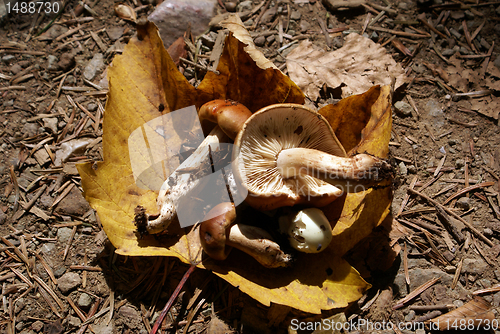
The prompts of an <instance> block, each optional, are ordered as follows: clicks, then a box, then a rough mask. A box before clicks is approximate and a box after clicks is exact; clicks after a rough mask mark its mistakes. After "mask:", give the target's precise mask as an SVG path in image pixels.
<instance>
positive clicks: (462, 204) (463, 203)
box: [457, 197, 470, 210]
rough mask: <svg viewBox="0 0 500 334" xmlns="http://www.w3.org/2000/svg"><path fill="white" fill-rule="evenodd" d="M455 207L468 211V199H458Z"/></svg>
mask: <svg viewBox="0 0 500 334" xmlns="http://www.w3.org/2000/svg"><path fill="white" fill-rule="evenodd" d="M457 207H459V208H462V209H464V210H469V209H470V198H469V197H460V198H459V199H458V201H457Z"/></svg>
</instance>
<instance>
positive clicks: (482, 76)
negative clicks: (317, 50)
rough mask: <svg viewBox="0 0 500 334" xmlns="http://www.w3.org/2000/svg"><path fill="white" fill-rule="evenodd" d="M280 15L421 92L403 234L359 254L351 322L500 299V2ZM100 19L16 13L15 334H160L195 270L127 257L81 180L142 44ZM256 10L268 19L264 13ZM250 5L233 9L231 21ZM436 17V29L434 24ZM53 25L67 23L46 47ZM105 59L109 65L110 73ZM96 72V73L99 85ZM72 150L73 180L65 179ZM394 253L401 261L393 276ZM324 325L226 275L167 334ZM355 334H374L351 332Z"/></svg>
mask: <svg viewBox="0 0 500 334" xmlns="http://www.w3.org/2000/svg"><path fill="white" fill-rule="evenodd" d="M153 2H154V0H153ZM264 2H265V3H266V5H269V8H273V7H277V8H278V12H280V13H284V14H283V15H284V17H288V18H289V25H288V28H287V29H288V30H286V33H288V34H289V35H290V36H292V37H293V36H299V35H304V34H308V30H311V29H317V31H318V32H317V33H312V34H309V36H308V37H307V38H309V39H311V40H312V41H313V42H314V45H316V46H319V47H321V48H323V49H326V48H327V46H326V43H327V41H326V40H325V35H324V34H323V33H322V32H321V30H320V25H319V24H318V22H319V21H318V20H317V18H318V17H319V18H321V21H322V22H323V23H324V24H325V26H326V28H327V29H335V28H338V27H346V26H348V30H345V31H344V32H340V33H337V32H335V33H332V37H331V48H330V49H331V50H335V49H338V48H340V47H342V45H343V42H344V38H345V37H346V36H347V34H348V33H350V32H358V33H360V32H362V31H366V32H365V34H366V36H367V37H368V38H371V39H372V40H373V41H375V42H377V43H380V44H382V45H383V46H384V47H385V48H386V49H387V51H388V53H389V54H391V55H392V57H393V58H394V59H395V60H396V61H397V62H398V63H399V64H401V65H402V67H403V68H404V70H405V72H406V75H407V78H408V83H407V84H406V85H405V87H404V88H403V89H402V90H400V91H398V92H397V94H396V95H395V98H394V101H393V102H394V104H395V108H394V117H393V131H392V140H391V143H390V160H391V163H392V164H393V166H394V167H395V170H396V177H395V180H394V201H393V216H394V222H392V225H391V222H389V225H388V226H385V230H384V227H380V228H378V229H377V230H376V231H374V234H373V235H372V236H370V237H368V238H367V239H366V240H365V241H363V242H361V243H360V246H359V247H355V249H354V250H353V251H351V252H350V253H349V254H348V257H347V258H348V260H349V261H350V262H351V263H352V264H353V265H354V266H355V267H356V269H358V270H359V271H360V273H361V274H362V275H363V277H364V278H365V279H366V280H367V281H368V282H370V283H371V284H372V285H373V288H372V289H370V290H369V291H368V293H367V295H366V296H365V297H363V298H362V299H361V300H360V301H359V302H357V303H354V304H353V305H352V306H351V307H349V308H348V309H347V310H344V312H345V315H346V317H347V319H368V320H370V321H374V322H376V321H379V322H381V321H391V322H393V323H398V322H402V321H406V322H411V321H417V322H423V321H425V320H428V319H431V318H434V317H436V316H438V315H439V314H442V313H445V312H447V310H449V309H453V308H456V307H460V306H462V305H463V304H465V303H467V302H468V301H470V300H471V299H472V298H473V292H474V291H477V290H480V289H488V288H492V287H496V286H498V284H499V283H500V282H499V281H500V269H499V268H498V256H499V255H500V210H499V201H500V197H499V192H500V186H499V181H498V177H499V176H500V127H499V121H498V111H499V110H500V100H499V96H498V91H499V90H500V88H499V87H500V86H499V83H500V55H499V54H500V53H499V51H500V50H499V47H500V45H498V44H499V43H498V41H500V38H499V36H500V3H499V2H489V3H488V4H486V3H485V2H484V1H475V0H474V1H463V2H454V3H453V4H443V1H439V0H435V1H424V0H423V1H420V0H419V1H393V0H387V1H381V0H380V1H379V0H374V1H372V2H370V3H369V4H368V5H367V6H364V7H363V6H361V7H358V8H354V9H351V10H345V11H337V10H330V11H327V9H326V8H325V7H324V6H323V5H322V4H321V3H320V2H318V3H316V1H313V0H310V1H309V2H305V1H292V0H290V1H286V0H281V1H278V0H271V1H264ZM388 3H390V4H391V7H390V8H388V9H387V10H385V11H384V12H385V15H382V16H380V18H379V19H378V22H376V23H375V24H373V26H374V27H375V26H376V27H382V28H383V29H385V30H373V29H371V28H369V27H368V28H366V29H364V26H365V22H367V21H366V20H367V18H369V17H368V15H370V17H371V18H374V17H378V14H377V13H378V12H380V11H381V10H383V8H382V7H386V6H387V5H388ZM51 4H52V6H53V7H52V8H55V6H54V4H53V3H51ZM87 4H88V5H87V6H90V8H91V10H93V11H94V14H91V13H89V11H88V10H83V11H82V9H81V8H78V6H77V2H70V3H68V4H67V5H66V6H65V7H64V10H63V14H62V15H61V16H58V17H56V15H54V14H50V15H37V14H32V15H31V14H24V15H21V14H14V13H11V14H10V15H9V16H8V17H6V18H5V19H4V22H3V25H2V27H1V28H0V57H1V61H0V94H1V99H0V102H1V104H2V106H1V108H0V123H1V124H0V141H1V146H0V153H1V157H0V185H1V186H0V189H1V191H0V208H1V210H0V236H1V238H2V242H1V243H0V284H1V285H2V301H1V305H2V306H1V307H2V309H1V310H0V333H23V334H28V333H51V334H56V333H147V332H149V331H150V329H151V326H152V325H153V324H154V322H155V320H156V319H157V317H158V316H159V313H160V312H161V309H162V308H163V307H164V305H165V303H166V302H167V300H168V298H169V296H170V295H171V294H172V292H173V290H174V289H175V287H176V286H177V284H178V282H179V280H180V279H181V277H182V275H183V274H184V272H185V271H186V270H187V266H186V265H184V264H181V263H180V262H179V261H177V260H175V259H170V258H158V257H150V258H134V257H124V256H119V255H117V254H116V253H114V249H113V246H112V245H111V244H110V243H109V242H108V241H107V238H106V235H105V234H104V232H103V230H102V229H101V225H100V222H99V218H98V217H97V216H96V214H95V213H94V211H93V210H92V209H91V208H90V206H89V205H88V203H87V202H86V201H85V199H84V198H83V196H82V195H81V190H82V189H81V187H80V177H79V175H78V173H77V171H76V168H75V167H74V165H75V163H76V162H82V161H99V160H101V159H102V147H101V139H102V130H101V127H100V125H101V121H102V114H103V107H104V106H105V103H106V82H105V80H103V78H104V77H105V73H104V71H105V68H106V65H108V64H110V63H111V61H112V59H113V56H114V55H115V54H117V53H121V51H122V50H123V45H125V44H126V43H127V42H128V40H129V39H130V37H131V36H133V35H134V34H135V25H134V23H131V22H130V21H126V20H122V19H120V18H119V17H117V15H116V14H115V12H114V9H113V6H114V3H113V2H112V1H110V0H100V1H99V0H97V1H94V2H93V3H90V2H87ZM127 4H128V5H130V6H131V7H133V8H136V12H137V16H138V17H146V16H147V14H148V13H151V12H152V11H153V9H154V4H151V3H150V2H149V1H144V3H137V1H135V0H134V1H128V2H127ZM247 4H248V5H249V6H250V7H251V8H255V7H257V6H258V5H260V4H261V1H258V0H253V1H251V3H248V2H247ZM60 5H61V8H62V4H60ZM233 5H236V3H230V4H226V6H228V8H230V9H231V7H232V6H233ZM219 11H220V12H221V13H222V12H225V9H223V8H222V7H219ZM422 13H424V14H425V15H426V19H425V21H427V20H428V19H429V18H430V20H431V23H428V24H429V25H431V26H432V29H433V30H431V28H429V27H428V26H427V25H426V24H423V23H422V20H421V16H419V15H422ZM258 15H259V12H256V13H255V14H253V16H251V17H249V18H246V19H247V20H248V19H251V20H252V22H249V21H246V25H248V26H250V25H251V24H252V23H253V22H255V20H256V19H257V17H258ZM268 16H269V15H268ZM268 16H265V15H264V16H263V17H262V18H261V21H260V22H259V26H258V29H260V30H262V31H265V30H269V29H274V26H273V22H274V19H273V16H270V17H268ZM92 17H94V19H93V20H90V18H92ZM419 17H420V19H419ZM52 19H55V22H56V23H59V24H53V25H52V26H51V27H50V28H48V29H47V31H46V32H44V33H43V34H41V35H40V36H37V33H38V32H40V31H41V30H42V29H43V28H44V27H46V26H47V25H48V24H49V23H50V22H51V20H52ZM72 19H76V21H79V20H80V21H79V22H74V21H73V22H71V21H70V20H72ZM62 21H67V22H66V24H63V23H61V22H62ZM395 32H405V33H406V35H405V34H403V35H397V34H396V35H395ZM417 34H420V35H422V34H429V36H430V37H426V38H417V37H415V36H414V35H417ZM471 35H472V36H471ZM271 36H274V35H271ZM393 36H394V37H396V38H394V37H393ZM255 42H256V44H257V45H258V46H259V47H260V49H261V50H262V51H263V53H264V55H265V56H266V57H268V58H269V59H271V60H272V61H273V62H274V63H275V64H276V65H277V66H278V67H279V68H280V69H281V70H283V71H284V72H285V73H287V72H286V71H287V69H286V65H285V59H284V58H283V56H282V55H283V53H281V54H280V53H277V52H276V50H277V49H278V48H280V47H281V45H280V44H279V43H278V42H277V41H276V40H275V39H274V38H269V37H268V36H266V38H265V39H262V38H260V39H259V40H257V37H256V39H255ZM295 46H296V45H295ZM293 47H294V46H292V47H290V51H291V50H292V49H293ZM98 53H99V54H101V55H102V56H103V57H102V58H99V57H97V58H96V57H95V55H96V54H98ZM285 56H286V54H285ZM91 60H93V62H95V64H96V65H95V66H94V69H93V71H92V69H91V68H90V67H91V66H89V63H90V62H91ZM181 66H184V67H185V68H187V70H185V71H184V73H185V75H186V76H187V77H188V78H189V79H191V80H192V82H193V83H195V84H196V80H199V79H200V75H201V74H200V75H198V76H197V77H196V79H195V78H193V76H191V77H190V75H192V73H193V71H197V70H196V69H194V68H193V67H189V66H190V65H181ZM89 72H93V73H89ZM199 73H201V72H199ZM329 88H330V90H326V91H327V92H329V93H331V95H328V94H327V95H323V97H324V98H321V99H319V100H318V101H309V102H310V103H312V104H315V105H316V106H319V105H322V104H324V103H326V102H329V101H331V99H332V98H333V99H336V98H338V96H336V92H337V93H338V91H337V90H335V88H337V87H329ZM470 92H472V93H471V94H463V93H470ZM329 99H330V100H329ZM75 138H86V140H87V141H86V142H85V145H86V146H87V149H86V150H77V149H76V148H68V147H65V146H64V145H63V142H64V141H67V140H68V139H75ZM72 149H74V151H72V153H73V154H72V155H71V157H70V158H69V159H66V160H65V161H66V162H64V163H63V164H62V167H55V166H56V165H58V164H57V162H58V159H64V155H65V154H67V152H68V150H69V151H71V150H72ZM436 170H437V171H436ZM474 186H475V187H474ZM471 187H472V188H471ZM410 188H411V189H415V190H416V191H419V192H421V193H424V194H425V195H427V196H429V197H431V198H433V199H434V200H435V201H437V202H438V203H439V205H438V206H440V205H444V206H445V207H446V208H447V209H448V210H451V211H452V212H453V213H456V214H457V215H459V217H461V218H462V219H463V220H464V221H465V223H464V222H462V221H459V220H458V219H459V218H456V217H453V216H452V215H451V214H446V213H445V214H444V220H445V223H443V222H442V220H443V218H441V219H440V218H439V217H438V215H437V214H436V210H435V206H434V205H432V204H431V203H430V202H429V201H428V200H425V199H423V198H422V197H418V196H415V195H412V196H411V197H410V198H409V200H408V198H406V196H407V194H410V193H409V192H408V189H410ZM465 188H467V190H466V191H465V192H461V193H460V190H462V189H465ZM455 194H456V196H455V197H453V198H451V199H449V197H451V196H452V195H455ZM445 201H446V202H445ZM403 204H404V210H400V209H401V206H402V205H403ZM27 206H31V208H28V209H27ZM26 211H29V212H26ZM450 217H451V218H450ZM446 220H448V221H450V220H451V221H452V224H454V225H455V226H458V228H459V229H461V228H463V230H462V232H461V233H460V234H461V236H462V238H463V239H459V241H457V240H455V236H454V235H452V236H451V238H450V235H451V233H450V234H447V233H443V231H445V230H446V225H443V224H446ZM464 224H468V226H466V225H464ZM389 230H391V231H390V233H389ZM378 233H380V234H378ZM379 235H383V236H384V237H387V235H389V237H390V238H391V240H392V241H393V243H392V244H391V246H392V250H391V251H389V250H383V249H382V250H380V249H379V250H376V251H375V252H373V248H369V247H367V246H366V245H374V247H376V244H377V243H376V242H375V241H374V240H376V239H377V238H378V236H379ZM452 239H453V240H452ZM393 251H396V252H399V253H398V255H397V257H396V259H395V260H394V262H393V261H392V260H393V258H391V256H390V254H393V253H392V252H393ZM369 252H372V256H371V257H370V256H367V253H369ZM373 254H375V256H373ZM405 267H406V268H407V269H406V270H405ZM28 268H29V269H28ZM406 274H407V275H408V278H409V280H410V284H409V285H408V284H407V283H406V282H405V279H406V278H405V277H406ZM436 276H439V277H441V279H440V280H439V281H438V282H437V283H435V284H434V285H432V286H431V287H430V288H428V289H426V290H425V291H423V292H422V293H421V294H420V295H418V296H417V297H416V298H415V299H414V300H413V301H412V302H411V303H408V304H405V305H404V306H403V307H401V308H399V309H397V310H392V306H393V305H394V304H395V303H396V301H398V300H400V299H401V298H403V297H405V296H407V294H408V293H409V292H410V291H414V290H415V289H416V288H417V287H419V286H421V285H422V284H424V283H426V282H428V281H429V280H431V279H432V278H434V277H436ZM454 280H455V281H456V280H457V281H456V282H454ZM56 282H57V283H56ZM452 286H453V288H452ZM498 291H500V289H495V288H494V289H491V291H487V292H485V293H479V294H480V295H481V296H482V298H483V299H484V300H486V301H487V302H489V303H490V305H491V306H492V307H493V312H494V315H495V318H496V319H498V307H499V305H500V292H498ZM51 293H52V294H54V296H51V295H50V294H51ZM415 306H419V307H420V308H419V307H415ZM339 311H342V310H336V311H335V312H334V311H330V312H325V313H324V314H323V315H322V317H323V318H326V317H329V316H331V315H333V314H334V313H336V312H339ZM94 314H96V317H95V318H90V317H91V316H92V315H94ZM472 316H473V317H480V316H478V315H477V314H474V315H472ZM89 318H90V319H89ZM320 318H321V317H320V316H312V315H308V314H303V313H301V312H298V311H296V310H293V309H290V308H286V307H280V306H277V305H273V306H272V307H270V308H269V307H265V306H263V305H260V304H258V303H256V302H255V301H253V300H252V299H251V298H250V297H248V296H246V295H245V294H243V293H241V292H240V291H239V290H238V289H237V288H235V287H233V286H231V285H229V284H228V283H226V282H225V281H223V280H221V279H220V278H218V277H216V276H215V275H213V274H211V273H209V272H206V271H202V270H197V271H195V272H194V273H193V275H192V276H191V277H190V278H189V280H188V282H187V283H186V286H185V288H184V292H182V293H181V296H180V297H179V299H178V300H177V302H176V303H175V305H174V306H173V308H172V309H171V312H170V313H169V315H168V316H167V318H166V320H165V322H164V324H163V327H162V331H163V332H166V333H202V332H208V333H225V332H236V333H239V332H241V333H285V332H287V330H288V329H287V327H288V325H290V323H291V320H292V319H302V320H304V321H312V320H317V319H320ZM87 319H89V320H87ZM219 319H220V320H219ZM221 320H222V321H223V322H221ZM224 323H225V324H224ZM186 325H188V326H186ZM227 326H228V327H227ZM492 327H493V329H491V330H483V331H482V332H484V333H500V329H499V328H498V327H499V324H498V323H497V324H496V327H495V326H492ZM455 329H457V328H455ZM356 331H357V332H364V331H363V330H362V329H356V330H353V331H351V332H356ZM291 332H293V331H291ZM304 332H309V333H310V332H312V331H304ZM366 332H375V330H373V329H372V330H366ZM386 332H387V333H389V332H391V333H392V332H396V331H386ZM400 332H402V333H424V332H429V329H428V330H427V331H425V330H424V331H422V330H421V329H419V330H414V328H413V329H412V330H409V329H408V330H406V329H403V330H401V331H400ZM433 332H436V331H433ZM472 332H478V331H477V330H472V331H471V333H472Z"/></svg>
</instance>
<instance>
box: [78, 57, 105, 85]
mask: <svg viewBox="0 0 500 334" xmlns="http://www.w3.org/2000/svg"><path fill="white" fill-rule="evenodd" d="M103 68H104V56H103V54H102V53H96V54H95V55H94V57H92V59H91V60H90V62H89V63H88V64H87V66H85V69H84V70H83V76H84V77H85V79H87V80H92V79H94V77H95V75H96V73H97V72H98V71H100V70H102V69H103Z"/></svg>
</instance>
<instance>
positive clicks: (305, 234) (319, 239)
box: [279, 208, 332, 253]
mask: <svg viewBox="0 0 500 334" xmlns="http://www.w3.org/2000/svg"><path fill="white" fill-rule="evenodd" d="M279 225H280V231H281V233H283V234H286V235H287V236H288V240H289V242H290V245H291V246H292V247H293V248H295V249H296V250H298V251H300V252H304V253H319V252H321V251H324V250H325V249H326V248H327V247H328V245H329V244H330V242H331V241H332V228H331V226H330V222H329V221H328V219H327V218H326V216H325V214H324V213H323V211H321V210H320V209H317V208H308V209H304V210H300V211H298V212H296V211H294V212H292V213H290V214H288V215H285V216H281V217H280V218H279Z"/></svg>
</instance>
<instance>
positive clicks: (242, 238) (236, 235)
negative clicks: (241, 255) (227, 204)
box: [226, 224, 292, 268]
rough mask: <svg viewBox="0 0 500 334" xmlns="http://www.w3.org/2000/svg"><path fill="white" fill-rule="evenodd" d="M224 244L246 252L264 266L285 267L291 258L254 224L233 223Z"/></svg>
mask: <svg viewBox="0 0 500 334" xmlns="http://www.w3.org/2000/svg"><path fill="white" fill-rule="evenodd" d="M226 245H227V246H232V247H234V248H238V249H239V250H241V251H243V252H245V253H247V254H248V255H250V256H252V257H253V258H254V259H256V260H257V261H258V262H259V263H260V264H262V265H263V266H264V267H266V268H279V267H287V266H288V265H290V263H291V260H292V257H291V256H290V255H289V254H286V253H284V252H283V251H282V250H281V249H280V246H279V245H278V244H277V243H276V242H274V241H272V239H271V235H270V234H269V233H267V232H266V231H265V230H263V229H261V228H258V227H255V226H250V225H243V224H235V225H233V226H232V227H231V229H230V231H229V236H228V238H227V240H226Z"/></svg>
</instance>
